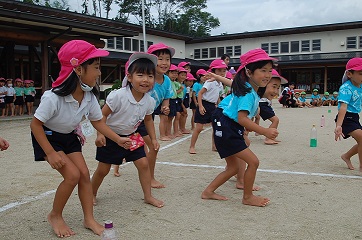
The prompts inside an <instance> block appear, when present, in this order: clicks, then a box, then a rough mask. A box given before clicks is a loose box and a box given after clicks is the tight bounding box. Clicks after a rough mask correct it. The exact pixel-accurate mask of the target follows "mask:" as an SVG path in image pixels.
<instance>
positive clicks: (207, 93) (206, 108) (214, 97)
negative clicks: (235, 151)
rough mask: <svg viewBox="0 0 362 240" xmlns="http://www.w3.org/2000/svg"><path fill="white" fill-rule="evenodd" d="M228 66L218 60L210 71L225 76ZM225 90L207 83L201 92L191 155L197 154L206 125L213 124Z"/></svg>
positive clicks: (215, 84)
mask: <svg viewBox="0 0 362 240" xmlns="http://www.w3.org/2000/svg"><path fill="white" fill-rule="evenodd" d="M226 68H227V66H226V64H225V62H224V61H223V60H221V59H216V60H214V61H212V62H211V64H210V71H211V72H213V73H214V74H215V75H219V76H225V73H226ZM222 90H223V85H222V84H221V83H219V82H217V81H210V82H205V83H204V85H203V86H202V88H201V90H200V91H199V95H198V98H197V101H198V108H197V109H196V113H195V125H196V126H195V129H194V131H193V132H192V137H191V143H190V149H189V153H190V154H196V150H195V145H196V141H197V139H198V137H199V134H200V132H201V131H202V129H203V126H204V125H205V124H208V123H211V121H212V114H213V112H214V111H215V109H216V105H217V104H218V102H219V101H220V97H219V96H220V92H222ZM212 150H213V151H215V150H216V149H215V145H214V141H212Z"/></svg>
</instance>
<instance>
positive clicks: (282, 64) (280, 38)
mask: <svg viewBox="0 0 362 240" xmlns="http://www.w3.org/2000/svg"><path fill="white" fill-rule="evenodd" d="M0 29H1V34H0V56H1V61H0V77H4V78H13V79H14V78H17V77H20V78H22V79H32V80H34V81H35V86H36V87H37V89H39V90H40V89H41V90H42V91H39V94H41V93H42V92H43V91H45V90H47V89H49V88H50V86H51V81H52V80H53V79H56V77H57V75H58V73H59V70H60V65H59V62H58V59H57V52H58V50H59V48H60V47H61V46H62V44H64V43H65V42H67V41H69V40H71V39H83V40H86V41H88V42H90V43H92V44H94V45H96V46H97V47H101V48H105V49H107V50H109V51H110V55H109V56H108V57H106V58H104V59H102V79H101V80H100V82H99V84H100V87H101V90H104V89H106V88H108V87H110V86H111V85H112V84H113V82H114V81H115V80H117V79H122V78H123V77H124V64H125V63H126V61H127V59H128V57H129V56H130V55H131V54H132V53H133V52H137V51H144V50H145V47H146V48H147V47H148V46H149V45H151V44H153V43H157V42H164V43H165V44H167V45H170V46H172V47H174V48H175V49H176V53H175V56H174V58H173V59H172V63H173V64H178V63H179V62H181V61H188V62H190V63H191V67H192V68H191V69H192V72H193V73H194V72H196V70H197V69H199V68H205V69H207V68H208V65H209V64H210V62H211V61H212V60H213V59H215V58H219V57H220V56H221V55H222V54H224V53H226V54H228V55H230V57H231V62H230V67H234V68H235V69H237V67H238V66H239V57H240V55H242V54H244V53H245V52H247V51H248V50H250V49H253V48H262V49H264V50H265V51H266V52H268V53H269V54H270V56H272V57H275V58H277V59H278V60H279V61H278V66H277V68H278V71H279V72H280V73H281V75H283V76H284V77H286V78H287V79H288V80H289V81H290V82H294V83H295V84H296V88H302V89H305V90H306V91H307V92H310V91H311V90H313V89H314V88H318V89H319V90H320V91H321V92H323V91H329V92H332V91H336V90H338V88H339V86H340V84H341V77H342V75H343V73H344V68H345V64H346V62H347V61H348V59H350V58H352V57H362V21H357V22H346V23H334V24H325V25H318V26H306V27H295V28H286V29H275V30H265V31H255V32H244V33H235V34H226V35H218V36H210V37H204V38H194V37H192V36H185V35H180V34H176V33H170V32H165V31H161V30H157V29H150V28H146V41H147V42H146V43H145V42H144V41H143V33H142V26H139V25H135V24H128V23H122V22H118V21H113V20H109V19H104V18H99V17H94V16H89V15H82V14H79V13H75V12H69V11H63V10H58V9H53V8H47V7H44V6H38V5H31V4H26V3H22V2H17V1H12V0H0Z"/></svg>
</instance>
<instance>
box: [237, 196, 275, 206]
mask: <svg viewBox="0 0 362 240" xmlns="http://www.w3.org/2000/svg"><path fill="white" fill-rule="evenodd" d="M269 202H270V199H269V198H264V197H259V196H254V195H251V196H250V197H249V198H247V199H245V198H243V200H242V203H243V204H245V205H250V206H256V207H265V206H266V205H268V204H269Z"/></svg>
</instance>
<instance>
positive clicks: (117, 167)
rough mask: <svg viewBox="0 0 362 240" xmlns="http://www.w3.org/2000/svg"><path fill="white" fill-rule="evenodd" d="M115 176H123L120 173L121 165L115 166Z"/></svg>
mask: <svg viewBox="0 0 362 240" xmlns="http://www.w3.org/2000/svg"><path fill="white" fill-rule="evenodd" d="M113 170H114V171H113V175H114V176H116V177H119V176H121V174H120V173H119V165H113Z"/></svg>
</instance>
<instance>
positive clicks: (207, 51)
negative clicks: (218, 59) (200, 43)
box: [202, 48, 209, 58]
mask: <svg viewBox="0 0 362 240" xmlns="http://www.w3.org/2000/svg"><path fill="white" fill-rule="evenodd" d="M208 57H209V49H208V48H203V49H202V58H208Z"/></svg>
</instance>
